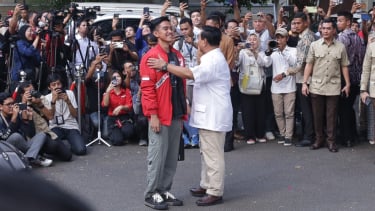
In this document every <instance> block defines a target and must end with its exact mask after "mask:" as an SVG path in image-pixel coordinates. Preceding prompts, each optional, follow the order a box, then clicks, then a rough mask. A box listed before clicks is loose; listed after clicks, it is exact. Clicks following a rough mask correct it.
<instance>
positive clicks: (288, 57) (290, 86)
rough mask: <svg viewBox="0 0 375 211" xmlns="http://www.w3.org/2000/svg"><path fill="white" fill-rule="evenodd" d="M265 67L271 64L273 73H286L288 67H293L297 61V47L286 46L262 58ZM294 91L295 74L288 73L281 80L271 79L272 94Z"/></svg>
mask: <svg viewBox="0 0 375 211" xmlns="http://www.w3.org/2000/svg"><path fill="white" fill-rule="evenodd" d="M264 60H265V62H266V67H269V66H271V65H272V71H273V75H274V76H276V75H278V74H281V73H283V72H284V73H286V71H287V70H288V69H289V67H293V66H295V65H296V62H297V49H296V48H291V47H289V46H286V47H285V49H284V50H283V51H276V52H273V53H272V54H271V56H266V57H265V58H264ZM295 91H296V77H295V75H288V76H286V77H285V78H283V79H282V80H281V81H279V82H276V81H272V85H271V92H272V93H274V94H282V93H291V92H295Z"/></svg>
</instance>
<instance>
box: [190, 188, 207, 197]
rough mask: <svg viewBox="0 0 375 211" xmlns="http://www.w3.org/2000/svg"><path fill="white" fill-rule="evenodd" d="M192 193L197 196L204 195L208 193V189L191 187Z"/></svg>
mask: <svg viewBox="0 0 375 211" xmlns="http://www.w3.org/2000/svg"><path fill="white" fill-rule="evenodd" d="M190 193H191V195H192V196H195V197H203V196H205V195H206V189H204V188H201V187H199V188H192V189H190Z"/></svg>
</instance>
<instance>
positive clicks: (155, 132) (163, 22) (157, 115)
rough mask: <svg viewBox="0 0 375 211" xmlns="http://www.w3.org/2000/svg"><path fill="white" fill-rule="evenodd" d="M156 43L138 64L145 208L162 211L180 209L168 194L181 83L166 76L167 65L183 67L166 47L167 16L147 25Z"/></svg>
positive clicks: (182, 109) (181, 112) (182, 105)
mask: <svg viewBox="0 0 375 211" xmlns="http://www.w3.org/2000/svg"><path fill="white" fill-rule="evenodd" d="M151 30H152V33H153V34H154V35H155V37H156V38H157V39H158V44H157V45H156V46H155V47H153V48H152V49H150V50H149V51H148V52H147V54H145V55H144V56H143V57H142V60H141V64H140V74H141V90H142V108H143V112H144V115H145V116H147V117H148V119H149V134H148V136H149V145H148V156H147V165H148V166H147V167H148V170H147V188H146V191H145V205H146V206H149V207H151V208H153V209H157V210H163V209H168V205H169V206H182V204H183V202H182V201H181V200H178V199H177V198H176V197H174V196H173V195H172V194H171V193H170V192H169V191H170V189H171V186H172V182H173V177H174V175H175V173H176V168H177V158H178V150H179V144H180V135H181V130H182V124H183V119H184V118H186V100H185V80H184V79H182V78H179V77H177V76H175V75H173V74H171V73H168V71H167V66H168V63H169V64H174V65H180V66H184V59H183V57H182V55H181V54H180V53H179V52H178V51H177V50H175V49H174V48H173V47H172V46H171V45H170V44H171V43H172V42H173V41H174V39H175V38H174V32H173V30H172V26H171V23H170V22H169V20H168V18H167V17H160V18H157V19H154V20H153V21H152V22H151ZM149 58H162V59H163V60H164V61H168V63H167V64H166V65H164V66H163V67H162V68H161V69H152V68H149V67H148V66H147V64H146V61H147V60H148V59H149Z"/></svg>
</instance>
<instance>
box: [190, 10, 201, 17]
mask: <svg viewBox="0 0 375 211" xmlns="http://www.w3.org/2000/svg"><path fill="white" fill-rule="evenodd" d="M195 12H197V13H199V14H201V10H200V9H195V10H192V11H190V12H189V15H190V17H191V15H192V14H193V13H195Z"/></svg>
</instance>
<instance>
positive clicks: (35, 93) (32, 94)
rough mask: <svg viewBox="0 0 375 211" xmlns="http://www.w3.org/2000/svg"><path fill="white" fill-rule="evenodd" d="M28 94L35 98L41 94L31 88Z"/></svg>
mask: <svg viewBox="0 0 375 211" xmlns="http://www.w3.org/2000/svg"><path fill="white" fill-rule="evenodd" d="M30 95H31V97H35V98H40V97H41V96H42V94H41V93H40V92H38V91H36V90H32V91H31V92H30Z"/></svg>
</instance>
